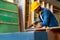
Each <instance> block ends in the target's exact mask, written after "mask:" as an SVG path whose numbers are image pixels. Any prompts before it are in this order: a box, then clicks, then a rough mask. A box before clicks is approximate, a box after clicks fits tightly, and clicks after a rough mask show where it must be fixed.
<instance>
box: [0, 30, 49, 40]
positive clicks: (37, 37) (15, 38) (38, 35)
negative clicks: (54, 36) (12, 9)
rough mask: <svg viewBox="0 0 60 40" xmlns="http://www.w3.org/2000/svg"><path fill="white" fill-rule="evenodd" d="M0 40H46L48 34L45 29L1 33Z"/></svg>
mask: <svg viewBox="0 0 60 40" xmlns="http://www.w3.org/2000/svg"><path fill="white" fill-rule="evenodd" d="M0 40H48V35H47V32H45V31H40V32H15V33H3V34H0Z"/></svg>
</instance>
